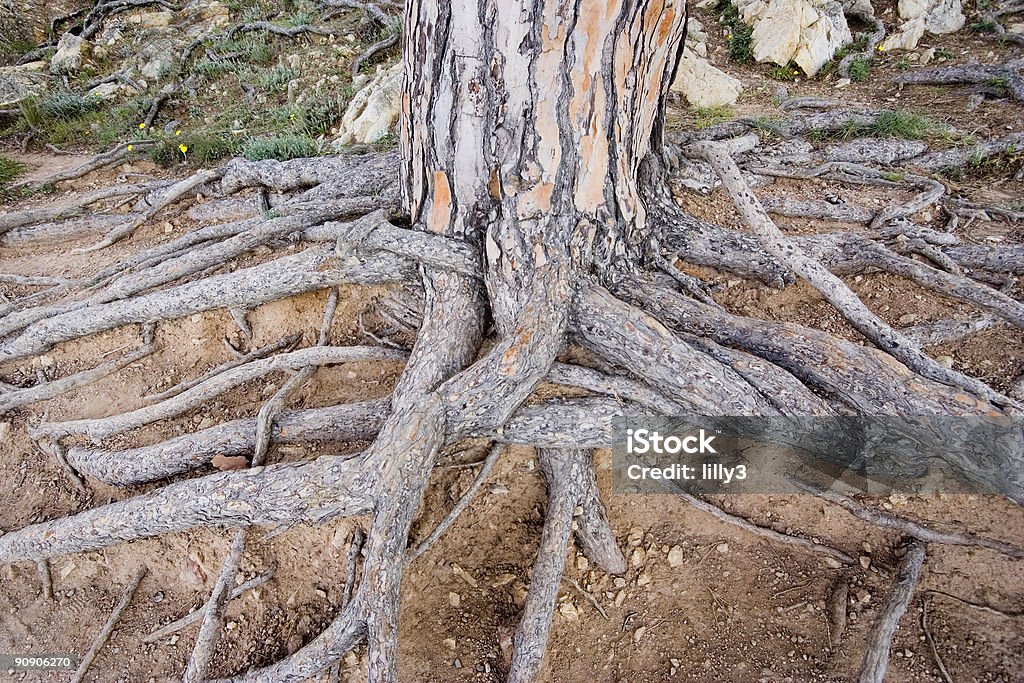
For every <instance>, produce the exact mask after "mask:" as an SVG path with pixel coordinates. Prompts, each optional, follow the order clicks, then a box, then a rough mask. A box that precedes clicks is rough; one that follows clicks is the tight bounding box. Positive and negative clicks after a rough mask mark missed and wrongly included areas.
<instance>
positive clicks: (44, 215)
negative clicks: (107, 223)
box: [0, 180, 173, 235]
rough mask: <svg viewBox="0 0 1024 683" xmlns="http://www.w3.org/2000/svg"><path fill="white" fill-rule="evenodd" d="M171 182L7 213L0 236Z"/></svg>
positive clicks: (109, 190) (118, 189) (123, 187)
mask: <svg viewBox="0 0 1024 683" xmlns="http://www.w3.org/2000/svg"><path fill="white" fill-rule="evenodd" d="M172 182H173V181H164V180H158V181H153V182H151V183H144V184H141V185H114V186H112V187H104V188H100V189H98V190H93V191H92V192H88V193H86V194H83V195H81V196H79V197H75V198H73V199H71V200H70V201H65V202H60V203H57V204H50V205H47V206H40V207H36V208H32V209H25V210H23V211H8V212H6V213H3V214H0V235H2V234H3V233H5V232H7V231H9V230H13V229H14V228H21V227H24V226H28V225H35V224H37V223H45V222H48V221H55V220H60V219H67V218H72V217H75V216H80V215H81V213H82V210H83V209H85V207H87V206H90V205H92V204H95V203H97V202H101V201H104V200H106V199H112V198H114V197H125V196H130V195H138V194H145V193H148V192H154V191H156V190H160V189H163V188H165V187H167V186H168V185H170V184H172Z"/></svg>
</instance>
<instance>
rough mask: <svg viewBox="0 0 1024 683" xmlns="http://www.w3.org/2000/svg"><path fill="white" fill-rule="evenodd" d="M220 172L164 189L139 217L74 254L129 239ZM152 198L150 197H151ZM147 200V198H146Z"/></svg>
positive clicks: (194, 176) (198, 175)
mask: <svg viewBox="0 0 1024 683" xmlns="http://www.w3.org/2000/svg"><path fill="white" fill-rule="evenodd" d="M221 173H222V171H219V170H213V171H199V172H197V173H193V174H192V175H191V176H189V177H188V178H185V179H184V180H181V181H179V182H177V183H175V184H174V185H171V186H170V187H168V188H166V189H164V190H163V191H162V192H160V194H159V195H156V196H155V197H154V198H153V199H152V200H150V201H148V202H147V203H148V204H149V208H148V209H146V211H145V212H143V213H142V215H141V216H139V217H138V218H135V219H133V220H131V221H130V222H127V223H123V224H122V225H119V226H118V227H116V228H114V229H113V230H111V231H110V232H109V233H108V234H107V236H106V237H104V238H103V239H102V240H100V241H99V242H97V243H96V244H94V245H92V246H91V247H85V248H83V249H75V250H74V253H78V254H86V253H89V252H91V251H97V250H99V249H103V248H104V247H109V246H110V245H111V244H114V243H115V242H117V241H119V240H123V239H125V238H126V237H131V235H132V234H133V233H134V232H135V230H136V229H137V228H139V227H140V226H142V225H144V224H145V223H146V222H147V221H149V219H151V218H152V217H153V216H155V215H156V214H158V213H160V211H161V210H163V209H164V208H166V207H167V206H170V205H171V204H173V203H174V202H175V201H177V200H178V199H180V198H181V197H183V196H184V195H185V194H187V193H188V192H190V191H191V190H194V189H195V188H197V187H199V186H200V185H205V184H206V183H209V182H211V181H213V180H216V179H217V178H219V177H220V176H221ZM151 196H152V195H151ZM147 199H148V198H147Z"/></svg>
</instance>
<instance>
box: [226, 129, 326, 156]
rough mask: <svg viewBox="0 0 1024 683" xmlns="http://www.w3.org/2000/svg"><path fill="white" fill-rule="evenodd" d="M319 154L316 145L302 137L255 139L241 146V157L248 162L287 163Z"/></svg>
mask: <svg viewBox="0 0 1024 683" xmlns="http://www.w3.org/2000/svg"><path fill="white" fill-rule="evenodd" d="M319 153H320V148H319V145H317V143H316V142H315V141H313V140H311V139H309V138H308V137H305V136H302V135H282V136H280V137H276V138H256V139H254V140H249V141H248V142H246V143H245V144H244V145H243V146H242V155H243V156H244V157H245V158H246V159H248V160H249V161H262V160H264V159H277V160H278V161H287V160H288V159H297V158H300V157H312V156H316V155H317V154H319Z"/></svg>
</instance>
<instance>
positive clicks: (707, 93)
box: [672, 19, 743, 107]
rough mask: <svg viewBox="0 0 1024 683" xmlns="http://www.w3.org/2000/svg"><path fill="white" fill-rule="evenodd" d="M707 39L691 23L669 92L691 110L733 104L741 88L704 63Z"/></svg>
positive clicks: (721, 72)
mask: <svg viewBox="0 0 1024 683" xmlns="http://www.w3.org/2000/svg"><path fill="white" fill-rule="evenodd" d="M707 56H708V48H707V35H706V34H705V33H704V31H703V29H702V28H701V25H700V23H699V22H698V21H696V20H694V19H691V20H690V24H689V26H688V27H687V31H686V46H685V47H684V48H683V58H682V59H681V60H680V61H679V70H678V71H677V72H676V80H675V81H673V83H672V90H673V91H674V92H677V93H679V94H680V95H682V96H683V97H684V98H686V101H687V102H688V103H689V104H691V105H693V106H695V107H717V106H722V105H727V104H735V103H736V98H738V97H739V95H740V93H741V92H742V91H743V84H742V83H740V81H739V80H737V79H735V78H733V77H732V76H730V75H729V74H727V73H725V72H724V71H722V70H721V69H718V68H716V67H715V66H713V65H712V64H711V63H710V62H709V61H708V60H707Z"/></svg>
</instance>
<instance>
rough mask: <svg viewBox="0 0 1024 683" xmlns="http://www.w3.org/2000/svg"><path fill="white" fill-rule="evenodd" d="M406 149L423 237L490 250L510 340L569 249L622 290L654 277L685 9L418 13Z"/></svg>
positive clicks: (550, 6)
mask: <svg viewBox="0 0 1024 683" xmlns="http://www.w3.org/2000/svg"><path fill="white" fill-rule="evenodd" d="M408 5H409V6H408V10H407V12H408V14H407V21H406V34H405V41H406V43H405V51H404V55H405V73H406V76H405V78H406V81H405V92H404V95H403V100H402V121H401V141H402V142H401V144H402V148H403V154H402V170H403V174H402V176H403V183H404V184H403V191H404V199H405V204H406V208H407V209H408V211H409V213H410V215H411V217H412V220H413V221H414V222H421V223H422V224H423V225H424V226H425V227H426V228H427V229H428V230H430V231H433V232H437V233H442V234H445V235H450V236H455V237H461V238H463V239H466V240H469V241H471V242H475V243H477V244H483V245H484V251H485V254H486V259H487V285H488V291H489V294H490V297H491V303H492V307H494V308H495V314H496V318H497V320H498V323H499V326H502V325H504V324H505V323H506V322H507V320H508V319H509V318H510V316H511V315H513V314H514V312H515V311H516V310H517V309H518V308H519V307H520V306H521V304H522V303H523V301H525V297H526V296H527V292H528V290H529V288H528V286H527V283H528V282H529V276H530V272H531V271H532V270H533V268H534V267H535V266H536V265H538V264H542V263H545V262H546V261H549V260H551V259H552V258H557V254H558V252H559V251H561V250H567V251H568V254H569V256H570V259H571V262H572V264H573V266H574V267H578V268H583V269H587V270H589V269H595V270H596V271H597V272H598V273H600V274H601V275H602V276H603V277H607V278H611V279H615V273H614V269H618V268H623V267H626V268H627V269H628V268H629V264H639V263H641V262H643V261H644V260H645V259H646V257H647V255H648V254H649V253H650V251H651V250H650V246H651V244H652V237H653V236H652V234H651V227H650V225H649V224H648V222H647V221H646V211H645V208H644V203H643V201H642V200H641V194H642V192H641V185H642V184H643V182H642V180H641V178H642V177H645V176H646V175H648V174H657V171H656V170H655V169H657V168H660V159H659V156H660V149H661V142H662V120H663V114H664V101H665V96H666V93H667V92H668V88H669V86H670V85H671V82H672V77H673V74H674V72H675V68H676V65H677V62H678V58H679V55H680V54H681V47H682V40H683V35H684V32H685V23H686V13H685V3H684V2H674V1H672V0H668V1H666V0H610V1H608V2H568V1H566V0H512V1H508V2H506V1H504V0H502V1H497V0H456V1H455V2H451V3H437V2H430V1H427V0H412V1H411V2H409V3H408Z"/></svg>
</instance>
